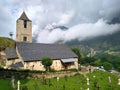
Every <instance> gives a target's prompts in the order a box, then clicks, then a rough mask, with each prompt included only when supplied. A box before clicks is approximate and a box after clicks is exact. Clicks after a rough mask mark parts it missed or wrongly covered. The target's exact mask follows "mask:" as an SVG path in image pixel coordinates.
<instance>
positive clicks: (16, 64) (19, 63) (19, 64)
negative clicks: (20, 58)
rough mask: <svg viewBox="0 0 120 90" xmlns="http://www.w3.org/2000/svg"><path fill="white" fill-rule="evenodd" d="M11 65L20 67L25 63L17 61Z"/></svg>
mask: <svg viewBox="0 0 120 90" xmlns="http://www.w3.org/2000/svg"><path fill="white" fill-rule="evenodd" d="M11 67H13V68H19V67H23V64H22V62H17V63H15V64H12V65H11Z"/></svg>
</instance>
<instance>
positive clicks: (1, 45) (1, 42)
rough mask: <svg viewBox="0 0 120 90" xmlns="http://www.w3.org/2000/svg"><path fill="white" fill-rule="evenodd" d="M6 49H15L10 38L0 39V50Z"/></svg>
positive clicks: (13, 42)
mask: <svg viewBox="0 0 120 90" xmlns="http://www.w3.org/2000/svg"><path fill="white" fill-rule="evenodd" d="M7 47H15V41H14V40H12V39H10V38H5V37H0V50H4V49H5V48H7Z"/></svg>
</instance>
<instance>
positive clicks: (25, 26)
mask: <svg viewBox="0 0 120 90" xmlns="http://www.w3.org/2000/svg"><path fill="white" fill-rule="evenodd" d="M24 28H27V21H26V20H24Z"/></svg>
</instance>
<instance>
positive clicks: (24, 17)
mask: <svg viewBox="0 0 120 90" xmlns="http://www.w3.org/2000/svg"><path fill="white" fill-rule="evenodd" d="M19 20H27V21H31V20H30V19H29V18H28V17H27V15H26V14H25V12H24V11H23V13H22V15H21V16H20V18H19Z"/></svg>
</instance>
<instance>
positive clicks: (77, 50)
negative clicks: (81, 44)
mask: <svg viewBox="0 0 120 90" xmlns="http://www.w3.org/2000/svg"><path fill="white" fill-rule="evenodd" d="M71 50H72V51H73V52H74V53H75V54H76V55H77V56H78V63H81V58H82V54H81V52H80V50H79V49H78V48H76V47H73V48H71Z"/></svg>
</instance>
